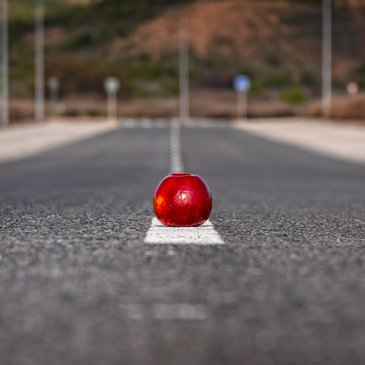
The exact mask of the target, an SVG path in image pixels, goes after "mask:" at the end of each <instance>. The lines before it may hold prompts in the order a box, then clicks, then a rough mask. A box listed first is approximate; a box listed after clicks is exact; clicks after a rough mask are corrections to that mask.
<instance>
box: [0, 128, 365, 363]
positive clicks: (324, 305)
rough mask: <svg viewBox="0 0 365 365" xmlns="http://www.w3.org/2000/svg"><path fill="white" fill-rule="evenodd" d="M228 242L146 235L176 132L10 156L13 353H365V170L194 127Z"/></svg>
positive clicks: (2, 183) (269, 358)
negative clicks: (170, 241)
mask: <svg viewBox="0 0 365 365" xmlns="http://www.w3.org/2000/svg"><path fill="white" fill-rule="evenodd" d="M181 144H182V157H183V161H184V165H185V168H186V170H187V171H189V172H193V173H197V174H199V175H201V176H203V177H204V178H205V179H206V180H207V182H208V184H209V185H210V187H211V189H212V191H213V196H214V212H213V214H212V217H211V222H212V223H213V225H214V227H215V229H216V230H217V231H218V232H219V234H220V236H221V237H222V239H223V240H224V242H225V244H224V245H219V246H214V245H212V246H209V245H208V246H200V245H151V244H149V245H147V244H145V243H144V238H145V236H146V232H147V231H148V229H149V227H150V225H151V220H152V217H153V213H152V206H151V198H152V195H153V191H154V189H155V186H156V185H157V183H158V182H159V180H160V179H161V178H162V177H164V176H165V175H167V174H168V172H169V163H170V153H171V151H170V128H169V127H168V126H164V127H163V126H160V128H155V127H154V128H142V127H136V128H124V129H118V130H115V131H112V132H108V133H106V134H103V135H99V136H97V137H93V138H92V139H89V140H85V141H81V142H76V143H73V144H70V145H68V146H64V147H59V148H55V149H53V150H50V151H48V152H45V153H42V154H41V155H38V156H35V157H32V158H28V159H26V160H23V161H18V162H11V163H10V162H9V163H5V164H2V165H0V199H1V200H0V227H1V235H0V241H1V242H0V364H1V365H43V364H44V365H61V364H62V365H74V364H75V365H79V364H80V365H84V364H85V365H99V364H100V365H114V364H115V365H120V364H127V365H134V364H137V365H139V364H141V365H165V364H166V365H175V364H176V365H198V364H199V365H201V364H203V365H205V364H207V365H223V364H224V365H226V364H227V365H235V364H239V365H241V364H242V365H243V364H244V365H250V364H253V365H261V364H262V365H266V364H278V365H283V364H305V365H311V364H331V365H336V364H341V365H342V364H351V365H357V364H364V363H365V214H364V210H365V167H364V165H360V164H358V165H356V164H351V163H348V162H342V161H340V160H336V159H331V158H327V157H321V156H319V155H316V154H314V153H311V152H307V151H305V150H301V149H299V148H298V149H297V148H295V147H289V146H285V145H281V144H278V143H274V142H269V141H265V140H263V139H260V138H258V137H254V136H251V135H249V134H246V133H245V132H241V131H237V130H233V129H230V128H228V127H222V126H221V125H217V126H212V127H207V128H198V127H183V128H182V131H181Z"/></svg>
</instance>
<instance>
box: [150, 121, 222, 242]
mask: <svg viewBox="0 0 365 365" xmlns="http://www.w3.org/2000/svg"><path fill="white" fill-rule="evenodd" d="M170 151H171V152H170V154H171V155H170V169H171V171H172V172H184V165H183V161H182V153H181V126H180V123H179V122H175V121H174V122H171V131H170ZM144 243H146V244H154V245H168V244H174V245H223V244H224V241H223V240H222V238H221V237H220V236H219V234H218V232H217V231H216V230H215V229H214V227H213V224H212V223H211V222H210V221H209V220H208V221H207V222H205V223H204V224H203V225H201V226H199V227H166V226H164V225H163V224H161V223H160V222H159V221H158V219H157V218H153V219H152V223H151V227H150V229H149V230H148V231H147V234H146V237H145V240H144Z"/></svg>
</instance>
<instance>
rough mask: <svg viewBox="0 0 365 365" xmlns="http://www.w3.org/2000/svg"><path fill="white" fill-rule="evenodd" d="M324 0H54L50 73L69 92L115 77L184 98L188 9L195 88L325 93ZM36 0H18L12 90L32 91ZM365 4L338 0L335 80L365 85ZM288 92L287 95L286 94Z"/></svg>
mask: <svg viewBox="0 0 365 365" xmlns="http://www.w3.org/2000/svg"><path fill="white" fill-rule="evenodd" d="M320 3H321V1H319V0H318V1H317V0H307V1H300V2H299V1H294V0H293V1H281V0H270V1H269V0H265V1H259V0H247V1H238V0H236V1H235V0H225V1H224V0H220V1H219V0H215V1H204V0H200V1H198V0H197V1H193V0H191V1H183V0H175V1H172V0H155V1H150V0H138V1H136V0H133V1H130V0H123V1H120V0H99V1H97V0H94V1H92V0H90V1H81V0H74V1H73V0H68V1H60V0H53V1H52V0H49V1H46V4H47V7H46V15H47V16H46V37H45V41H46V46H47V48H46V71H47V77H49V76H57V77H59V78H60V80H61V85H62V92H63V93H64V94H69V93H90V92H91V93H103V88H102V85H103V79H104V77H106V76H108V75H111V74H113V75H115V76H117V77H118V78H120V80H121V81H122V93H124V95H125V96H131V97H132V96H145V97H149V96H156V95H157V96H158V95H160V96H169V95H176V94H177V92H178V88H177V77H178V69H177V65H178V62H177V51H178V24H179V17H180V10H181V9H182V6H184V7H186V12H187V14H188V19H189V39H190V41H189V45H190V49H191V53H190V54H191V82H192V85H193V87H195V88H228V87H230V86H231V79H232V76H233V75H234V74H236V73H238V72H245V73H249V74H251V75H252V76H253V78H254V92H255V93H256V94H257V95H260V94H261V93H264V92H265V91H266V90H279V91H280V90H283V92H286V90H288V91H290V89H293V88H294V89H295V88H296V89H298V88H301V89H302V91H301V92H302V93H304V94H306V95H308V96H310V95H316V94H318V92H319V90H320V61H321V50H320V48H321V7H320V6H318V5H319V4H320ZM33 14H34V3H33V1H32V2H30V1H29V0H17V1H16V2H10V15H11V16H10V18H11V22H10V35H11V38H10V42H11V43H10V44H11V80H12V84H11V86H12V88H11V91H12V93H13V94H14V95H17V96H29V95H31V93H32V92H33V41H34V36H33V26H34V24H33V16H34V15H33ZM363 34H365V4H364V1H362V0H343V1H342V2H341V1H340V0H338V1H336V8H335V9H334V39H333V46H334V76H335V86H336V87H338V88H339V90H341V89H343V87H344V84H345V83H346V82H347V81H348V80H349V79H355V80H357V81H359V82H360V83H362V84H363V85H364V86H365V62H364V60H365V48H364V47H363ZM280 92H281V91H280Z"/></svg>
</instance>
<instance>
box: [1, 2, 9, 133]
mask: <svg viewBox="0 0 365 365" xmlns="http://www.w3.org/2000/svg"><path fill="white" fill-rule="evenodd" d="M0 16H1V19H0V20H1V76H0V88H1V103H0V108H1V124H2V125H3V126H5V125H7V124H8V123H9V85H8V84H9V70H8V65H9V61H8V0H1V15H0Z"/></svg>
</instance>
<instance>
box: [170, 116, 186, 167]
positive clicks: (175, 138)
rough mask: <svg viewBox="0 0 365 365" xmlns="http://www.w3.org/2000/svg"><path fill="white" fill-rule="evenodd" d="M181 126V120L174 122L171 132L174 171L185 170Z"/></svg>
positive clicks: (171, 162)
mask: <svg viewBox="0 0 365 365" xmlns="http://www.w3.org/2000/svg"><path fill="white" fill-rule="evenodd" d="M180 133H181V127H180V123H179V122H172V124H171V134H170V149H171V161H170V164H171V165H170V167H171V171H172V172H184V167H183V163H182V155H181V137H180Z"/></svg>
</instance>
